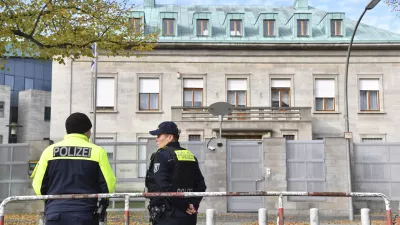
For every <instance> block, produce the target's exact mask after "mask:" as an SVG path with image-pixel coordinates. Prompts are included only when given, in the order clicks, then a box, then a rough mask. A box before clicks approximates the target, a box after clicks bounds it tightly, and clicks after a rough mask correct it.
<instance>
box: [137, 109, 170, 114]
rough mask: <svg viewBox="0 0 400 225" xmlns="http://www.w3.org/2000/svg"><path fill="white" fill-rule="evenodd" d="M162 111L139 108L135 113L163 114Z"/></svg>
mask: <svg viewBox="0 0 400 225" xmlns="http://www.w3.org/2000/svg"><path fill="white" fill-rule="evenodd" d="M163 113H164V111H147V110H140V111H136V114H163Z"/></svg>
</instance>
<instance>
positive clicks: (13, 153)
mask: <svg viewBox="0 0 400 225" xmlns="http://www.w3.org/2000/svg"><path fill="white" fill-rule="evenodd" d="M28 157H29V145H28V144H1V145H0V199H1V200H2V199H5V198H7V197H8V196H14V195H25V194H26V193H27V189H28V188H29V185H28V183H29V182H30V180H29V175H28V160H29V159H28Z"/></svg>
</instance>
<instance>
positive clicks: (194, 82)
mask: <svg viewBox="0 0 400 225" xmlns="http://www.w3.org/2000/svg"><path fill="white" fill-rule="evenodd" d="M183 87H184V88H203V79H183Z"/></svg>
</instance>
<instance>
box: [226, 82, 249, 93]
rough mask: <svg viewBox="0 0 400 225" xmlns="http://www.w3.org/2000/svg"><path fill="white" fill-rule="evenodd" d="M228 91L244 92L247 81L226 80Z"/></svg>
mask: <svg viewBox="0 0 400 225" xmlns="http://www.w3.org/2000/svg"><path fill="white" fill-rule="evenodd" d="M228 90H229V91H246V90H247V79H228Z"/></svg>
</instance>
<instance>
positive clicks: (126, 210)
mask: <svg viewBox="0 0 400 225" xmlns="http://www.w3.org/2000/svg"><path fill="white" fill-rule="evenodd" d="M124 225H129V195H125V211H124Z"/></svg>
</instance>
